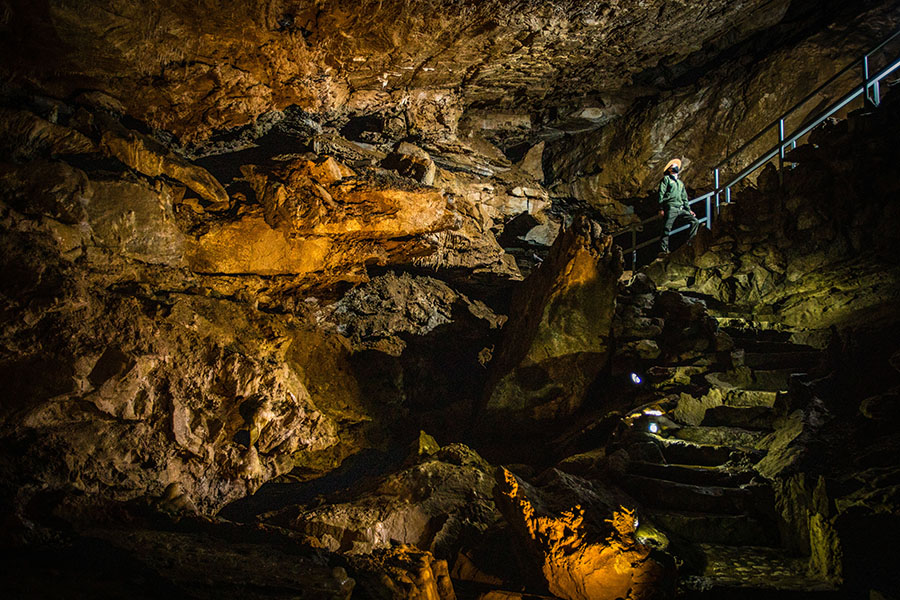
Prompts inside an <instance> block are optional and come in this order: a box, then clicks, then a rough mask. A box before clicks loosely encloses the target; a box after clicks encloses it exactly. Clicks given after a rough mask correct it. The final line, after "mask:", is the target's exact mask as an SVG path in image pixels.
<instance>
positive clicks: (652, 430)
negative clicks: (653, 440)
mask: <svg viewBox="0 0 900 600" xmlns="http://www.w3.org/2000/svg"><path fill="white" fill-rule="evenodd" d="M648 429H649V430H650V433H656V432H657V431H659V425H657V424H656V423H650V427H648Z"/></svg>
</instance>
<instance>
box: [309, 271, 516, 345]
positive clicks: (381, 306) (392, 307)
mask: <svg viewBox="0 0 900 600" xmlns="http://www.w3.org/2000/svg"><path fill="white" fill-rule="evenodd" d="M461 310H465V311H466V312H467V313H468V314H467V315H466V316H467V317H468V318H472V319H478V320H481V321H482V322H483V323H484V326H485V327H486V328H489V329H497V328H499V327H501V326H502V325H503V323H505V322H506V317H505V316H503V315H497V314H496V313H494V312H493V311H492V310H491V309H490V308H489V307H488V306H487V305H485V304H484V303H483V302H481V301H479V300H470V299H469V298H467V297H466V296H465V295H463V294H460V293H459V292H457V291H455V290H453V289H452V288H451V287H450V286H448V285H447V284H445V283H443V282H442V281H439V280H437V279H433V278H431V277H425V276H413V275H409V274H406V273H404V274H400V275H397V274H395V273H388V274H386V275H382V276H380V277H376V278H375V279H373V280H372V281H370V282H369V283H367V284H364V285H361V286H359V287H357V288H354V289H353V290H350V291H349V292H348V293H347V294H345V295H344V297H343V298H341V299H340V300H339V301H338V302H337V303H336V304H335V305H334V306H332V307H329V309H328V311H327V312H325V311H323V314H322V315H319V317H318V318H319V319H323V320H327V321H330V322H333V323H335V326H336V328H337V330H338V331H339V332H340V333H341V335H344V336H345V337H347V338H348V339H349V340H350V342H351V344H352V345H353V348H354V350H357V351H359V350H367V349H371V350H378V351H380V352H384V353H386V354H391V355H394V356H400V355H401V354H402V353H403V350H404V349H405V348H406V342H404V340H403V338H404V337H410V336H425V335H428V334H429V333H431V332H432V331H434V330H435V329H436V328H438V327H441V326H442V325H449V324H451V323H453V322H454V321H455V320H460V319H461V318H462V317H461V316H460V315H459V312H458V311H461Z"/></svg>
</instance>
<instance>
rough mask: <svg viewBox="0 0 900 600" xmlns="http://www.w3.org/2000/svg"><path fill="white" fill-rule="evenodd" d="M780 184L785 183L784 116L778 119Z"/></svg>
mask: <svg viewBox="0 0 900 600" xmlns="http://www.w3.org/2000/svg"><path fill="white" fill-rule="evenodd" d="M778 185H779V186H783V185H784V118H781V119H778Z"/></svg>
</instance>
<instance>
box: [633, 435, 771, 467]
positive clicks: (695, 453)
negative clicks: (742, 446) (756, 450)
mask: <svg viewBox="0 0 900 600" xmlns="http://www.w3.org/2000/svg"><path fill="white" fill-rule="evenodd" d="M629 439H630V442H631V443H629V445H628V446H627V450H628V455H629V457H631V459H632V460H643V461H647V462H659V463H666V464H680V465H697V466H717V465H723V464H725V463H727V462H729V461H731V460H738V459H740V458H742V457H744V456H745V455H746V453H744V452H741V451H737V450H734V449H732V448H729V447H727V446H709V445H704V444H694V443H691V442H686V441H684V440H673V439H667V438H664V437H662V436H659V435H655V434H652V433H646V432H643V431H642V432H634V433H633V434H632V435H631V436H629ZM754 458H755V457H754ZM756 460H759V459H758V458H757V459H756ZM754 462H756V461H755V460H754Z"/></svg>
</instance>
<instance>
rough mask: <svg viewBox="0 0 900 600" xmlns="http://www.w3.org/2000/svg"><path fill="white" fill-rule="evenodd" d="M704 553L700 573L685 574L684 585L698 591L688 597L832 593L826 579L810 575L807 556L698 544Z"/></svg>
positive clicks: (754, 547)
mask: <svg viewBox="0 0 900 600" xmlns="http://www.w3.org/2000/svg"><path fill="white" fill-rule="evenodd" d="M699 548H700V550H701V552H703V554H704V556H705V557H706V567H705V568H704V570H703V573H702V575H699V576H694V577H690V578H687V579H686V581H685V582H684V587H685V588H687V589H693V590H695V591H699V592H702V595H696V594H690V595H689V596H688V597H690V598H722V597H724V596H725V595H726V594H727V596H728V598H810V597H836V596H833V595H834V594H835V593H836V589H835V587H834V585H833V584H832V583H830V582H829V581H828V580H826V579H824V578H822V577H818V576H815V575H810V574H809V572H808V568H807V565H808V558H805V557H796V556H791V555H788V554H786V553H785V552H784V551H783V550H780V549H776V548H769V547H760V546H739V547H737V546H729V545H724V544H699Z"/></svg>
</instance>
